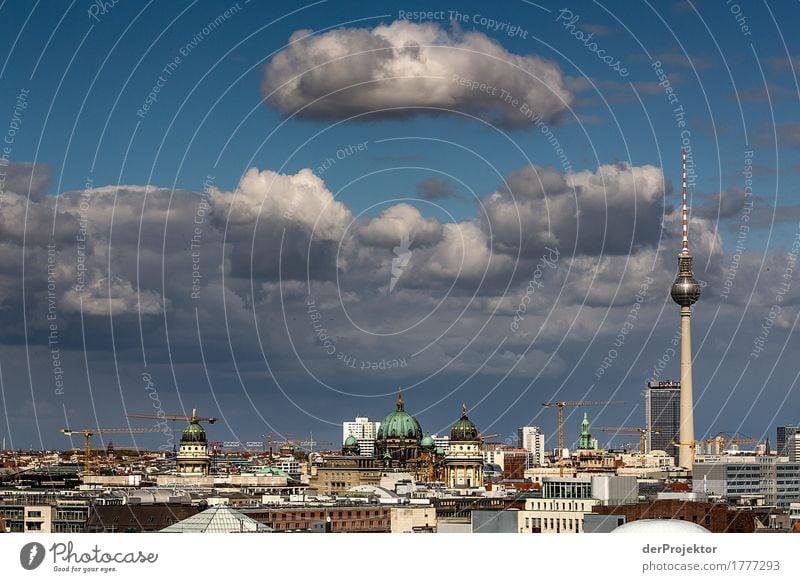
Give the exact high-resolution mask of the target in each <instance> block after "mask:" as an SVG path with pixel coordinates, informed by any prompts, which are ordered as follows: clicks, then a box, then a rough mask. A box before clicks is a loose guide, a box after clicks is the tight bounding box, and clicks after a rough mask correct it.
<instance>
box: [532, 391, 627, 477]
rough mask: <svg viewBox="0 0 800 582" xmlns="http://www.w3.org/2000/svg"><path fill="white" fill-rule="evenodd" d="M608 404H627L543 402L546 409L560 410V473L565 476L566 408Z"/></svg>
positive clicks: (615, 402) (580, 401)
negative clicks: (554, 408)
mask: <svg viewBox="0 0 800 582" xmlns="http://www.w3.org/2000/svg"><path fill="white" fill-rule="evenodd" d="M606 404H625V402H624V401H622V400H579V401H573V402H569V401H565V400H559V401H557V402H543V403H542V406H544V407H545V408H553V407H556V408H557V409H558V469H559V470H558V473H559V475H561V476H562V477H563V476H564V407H565V406H602V405H606Z"/></svg>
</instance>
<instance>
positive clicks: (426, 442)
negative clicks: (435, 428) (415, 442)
mask: <svg viewBox="0 0 800 582" xmlns="http://www.w3.org/2000/svg"><path fill="white" fill-rule="evenodd" d="M419 445H420V446H421V447H422V448H423V449H432V448H434V447H435V446H436V443H435V442H434V441H433V437H432V436H431V435H429V434H426V435H425V436H424V437H422V441H421V442H420V443H419Z"/></svg>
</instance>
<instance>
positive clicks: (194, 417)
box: [126, 408, 217, 424]
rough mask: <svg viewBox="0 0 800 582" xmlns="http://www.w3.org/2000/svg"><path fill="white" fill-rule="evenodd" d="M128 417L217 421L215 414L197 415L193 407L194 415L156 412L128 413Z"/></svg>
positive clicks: (212, 422)
mask: <svg viewBox="0 0 800 582" xmlns="http://www.w3.org/2000/svg"><path fill="white" fill-rule="evenodd" d="M126 416H127V417H128V418H149V419H156V420H185V421H187V422H208V423H210V424H214V423H215V422H217V419H216V418H214V417H213V416H209V417H203V416H197V409H196V408H192V415H191V416H185V415H182V414H162V415H159V416H156V415H155V414H128V415H126Z"/></svg>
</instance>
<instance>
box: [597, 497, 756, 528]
mask: <svg viewBox="0 0 800 582" xmlns="http://www.w3.org/2000/svg"><path fill="white" fill-rule="evenodd" d="M592 512H593V513H596V514H600V515H622V516H625V521H626V523H630V522H631V521H636V520H637V519H681V520H684V521H689V522H691V523H696V524H698V525H701V526H703V527H704V528H706V529H707V530H709V531H711V532H713V533H724V532H729V533H730V532H733V533H752V532H754V531H755V529H756V519H757V517H758V516H757V515H756V513H755V512H753V511H752V510H750V509H736V508H732V507H729V506H728V505H725V504H724V503H710V502H699V501H684V500H679V499H659V500H656V501H648V502H644V503H632V504H627V505H597V506H595V507H594V508H593V509H592Z"/></svg>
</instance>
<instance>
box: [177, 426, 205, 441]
mask: <svg viewBox="0 0 800 582" xmlns="http://www.w3.org/2000/svg"><path fill="white" fill-rule="evenodd" d="M181 443H200V444H206V443H207V441H206V431H205V430H204V429H203V427H202V426H200V424H199V423H197V422H190V423H189V424H188V425H187V426H186V428H185V429H183V433H182V434H181Z"/></svg>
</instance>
